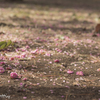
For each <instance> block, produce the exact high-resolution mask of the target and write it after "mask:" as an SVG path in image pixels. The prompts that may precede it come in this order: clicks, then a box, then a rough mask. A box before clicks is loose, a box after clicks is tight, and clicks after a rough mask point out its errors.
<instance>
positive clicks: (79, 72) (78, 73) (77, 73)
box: [76, 71, 84, 76]
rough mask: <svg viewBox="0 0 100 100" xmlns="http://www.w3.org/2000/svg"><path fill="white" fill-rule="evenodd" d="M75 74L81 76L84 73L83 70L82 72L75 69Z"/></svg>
mask: <svg viewBox="0 0 100 100" xmlns="http://www.w3.org/2000/svg"><path fill="white" fill-rule="evenodd" d="M76 75H80V76H83V75H84V74H83V72H82V71H77V72H76Z"/></svg>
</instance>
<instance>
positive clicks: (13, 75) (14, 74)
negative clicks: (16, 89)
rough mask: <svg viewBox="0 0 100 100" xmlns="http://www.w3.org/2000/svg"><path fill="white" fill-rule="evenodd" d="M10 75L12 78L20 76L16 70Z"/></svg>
mask: <svg viewBox="0 0 100 100" xmlns="http://www.w3.org/2000/svg"><path fill="white" fill-rule="evenodd" d="M10 77H11V78H12V79H16V78H18V74H17V73H16V72H11V73H10Z"/></svg>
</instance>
